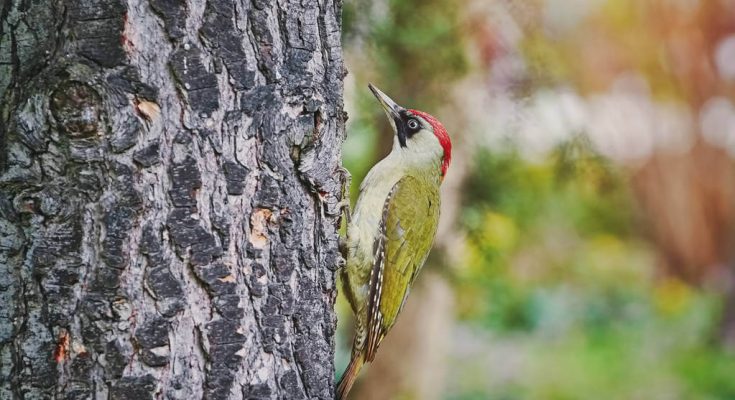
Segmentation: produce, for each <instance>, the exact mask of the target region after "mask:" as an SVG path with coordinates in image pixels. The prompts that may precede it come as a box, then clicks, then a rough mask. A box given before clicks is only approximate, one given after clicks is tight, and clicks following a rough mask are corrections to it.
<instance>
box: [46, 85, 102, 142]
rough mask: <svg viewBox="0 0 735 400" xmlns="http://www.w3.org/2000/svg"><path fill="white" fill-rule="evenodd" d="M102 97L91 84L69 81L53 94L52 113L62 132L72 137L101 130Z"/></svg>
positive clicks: (90, 134) (77, 137)
mask: <svg viewBox="0 0 735 400" xmlns="http://www.w3.org/2000/svg"><path fill="white" fill-rule="evenodd" d="M101 104H102V99H101V98H100V95H99V93H97V91H96V90H94V88H92V87H91V86H89V85H87V84H85V83H82V82H79V81H67V82H64V83H62V84H61V85H59V87H57V88H56V90H54V92H53V93H52V94H51V114H52V115H53V116H54V119H56V122H57V123H58V124H59V127H60V129H61V131H62V132H64V133H66V134H67V135H69V137H71V138H72V139H80V138H87V137H91V136H94V135H96V134H97V133H98V132H99V125H100V121H101V117H102V106H101Z"/></svg>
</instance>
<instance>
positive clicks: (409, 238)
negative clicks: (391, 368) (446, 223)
mask: <svg viewBox="0 0 735 400" xmlns="http://www.w3.org/2000/svg"><path fill="white" fill-rule="evenodd" d="M368 87H369V88H370V90H371V91H372V93H373V95H374V96H375V97H376V98H377V100H378V102H379V103H380V105H381V106H382V108H383V111H385V114H386V116H387V117H388V121H389V122H390V125H391V127H392V128H393V133H394V137H393V147H392V150H391V152H390V153H389V154H388V155H387V156H386V157H385V158H383V159H382V160H381V161H379V162H378V163H377V164H375V165H374V166H373V167H372V168H371V169H370V171H369V172H368V174H367V176H366V177H365V179H364V180H363V182H362V184H361V185H360V194H359V196H358V199H357V202H356V204H355V207H354V209H353V211H352V214H351V216H350V218H348V219H347V221H348V222H347V231H346V237H345V238H344V239H343V242H342V245H341V250H342V253H343V256H344V259H345V263H344V266H343V267H342V268H341V270H340V271H341V272H340V275H341V280H342V284H343V291H344V293H345V296H346V298H347V300H348V301H349V303H350V306H351V308H352V311H353V313H354V314H355V336H354V339H353V343H352V352H351V357H350V363H349V365H348V366H347V368H346V370H345V372H344V374H342V378H341V380H340V381H339V383H338V384H337V389H336V398H337V399H338V400H343V399H345V398H346V397H347V394H348V393H349V391H350V389H351V388H352V385H353V384H354V383H355V379H356V378H357V375H358V374H359V372H360V370H361V368H362V366H363V365H364V364H365V363H369V362H372V361H373V360H374V359H375V355H376V352H377V351H378V347H379V346H380V343H381V341H382V340H383V338H385V335H386V334H387V333H388V331H390V329H391V328H392V327H393V325H394V324H395V322H396V319H397V317H398V315H399V314H400V312H401V309H402V308H403V305H404V304H405V303H406V298H407V297H408V294H409V292H410V290H411V286H412V285H413V283H414V281H415V280H416V276H417V275H418V273H419V271H420V270H421V268H422V267H423V265H424V263H425V262H426V257H427V256H428V254H429V251H430V250H431V247H432V245H433V242H434V237H435V236H436V230H437V225H438V223H439V206H440V190H439V189H440V187H441V184H442V182H443V181H444V176H445V175H446V173H447V169H448V168H449V164H450V161H451V158H452V142H451V139H450V138H449V135H448V133H447V130H446V129H445V128H444V126H443V125H442V124H441V122H439V120H437V119H436V118H435V117H433V116H431V115H430V114H428V113H426V112H423V111H418V110H413V109H406V108H404V107H401V106H399V105H398V104H396V102H395V101H393V100H392V99H391V98H390V97H388V96H387V95H386V94H385V93H383V92H382V91H380V89H378V88H377V87H375V86H374V85H372V84H369V85H368ZM347 213H348V214H347V215H348V216H349V215H350V214H349V211H348V212H347Z"/></svg>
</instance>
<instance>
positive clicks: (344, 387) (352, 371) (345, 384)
mask: <svg viewBox="0 0 735 400" xmlns="http://www.w3.org/2000/svg"><path fill="white" fill-rule="evenodd" d="M363 364H365V357H364V356H363V355H362V354H353V355H352V359H351V360H350V365H348V366H347V369H346V370H345V373H344V374H342V379H340V380H339V383H338V384H337V397H336V399H337V400H345V399H346V398H347V393H349V392H350V389H352V385H353V384H354V383H355V379H357V374H359V373H360V369H361V368H362V365H363Z"/></svg>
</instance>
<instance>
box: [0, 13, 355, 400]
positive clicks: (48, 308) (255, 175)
mask: <svg viewBox="0 0 735 400" xmlns="http://www.w3.org/2000/svg"><path fill="white" fill-rule="evenodd" d="M340 8H341V4H340V1H339V0H336V1H330V0H318V1H317V0H299V1H296V0H281V1H278V2H269V1H264V0H252V1H236V2H232V1H230V0H208V1H194V2H180V1H171V0H149V1H146V0H127V1H123V0H76V1H59V0H34V1H30V0H3V2H0V99H2V100H0V303H1V304H2V307H0V399H42V398H43V399H45V398H69V399H97V398H99V399H102V398H110V399H148V398H151V399H152V398H163V399H199V398H209V399H262V398H287V399H299V398H310V399H315V398H319V399H326V398H332V396H333V378H334V365H333V353H334V331H335V315H334V312H333V303H334V298H335V287H334V270H335V268H336V267H337V264H338V262H339V260H340V258H339V255H338V254H339V253H338V251H337V240H338V231H337V228H338V222H339V217H338V214H339V213H338V211H339V210H338V208H339V207H338V204H337V203H338V202H339V200H340V199H341V196H342V190H341V188H342V177H341V175H340V174H339V166H340V158H341V156H340V149H341V143H342V140H343V135H344V134H343V132H344V120H345V116H344V113H343V111H342V78H343V76H344V68H343V65H342V54H341V48H340V46H341V45H340V24H341V22H340V14H341V9H340Z"/></svg>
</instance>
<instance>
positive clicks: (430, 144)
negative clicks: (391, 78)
mask: <svg viewBox="0 0 735 400" xmlns="http://www.w3.org/2000/svg"><path fill="white" fill-rule="evenodd" d="M368 87H369V88H370V90H371V91H372V92H373V94H374V95H375V97H376V98H377V99H378V101H379V102H380V105H381V106H383V110H384V111H385V114H386V115H387V116H388V120H389V121H390V124H391V126H392V127H393V131H394V132H395V135H396V137H395V140H394V144H393V150H394V151H399V152H403V153H406V154H407V155H408V156H409V157H414V158H416V159H426V158H429V159H431V158H434V159H436V160H439V168H440V173H441V177H442V179H443V178H444V175H445V174H446V173H447V168H449V162H450V160H451V158H452V141H451V140H450V139H449V135H448V134H447V130H446V129H444V125H442V124H441V122H439V120H437V119H436V118H434V117H433V116H431V115H429V114H428V113H425V112H423V111H418V110H410V109H406V108H403V107H401V106H399V105H398V104H396V102H394V101H393V100H392V99H391V98H390V97H388V96H387V95H386V94H385V93H383V92H381V91H380V89H378V88H376V87H375V86H373V84H369V85H368Z"/></svg>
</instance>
